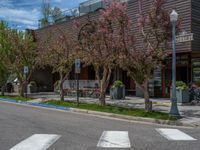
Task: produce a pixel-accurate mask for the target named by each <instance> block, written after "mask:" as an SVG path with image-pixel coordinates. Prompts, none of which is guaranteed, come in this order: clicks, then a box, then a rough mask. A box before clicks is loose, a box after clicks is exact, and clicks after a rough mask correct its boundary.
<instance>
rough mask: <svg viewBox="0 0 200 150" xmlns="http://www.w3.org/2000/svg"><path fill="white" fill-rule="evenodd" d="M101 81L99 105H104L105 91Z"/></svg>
mask: <svg viewBox="0 0 200 150" xmlns="http://www.w3.org/2000/svg"><path fill="white" fill-rule="evenodd" d="M102 84H103V83H101V89H100V96H99V103H100V105H101V106H105V105H106V100H105V99H106V91H105V89H104V87H103V85H102Z"/></svg>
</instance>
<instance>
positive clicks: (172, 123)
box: [70, 108, 200, 128]
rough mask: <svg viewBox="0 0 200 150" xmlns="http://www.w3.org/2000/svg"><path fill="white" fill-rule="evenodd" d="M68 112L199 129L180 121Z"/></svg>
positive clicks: (103, 113)
mask: <svg viewBox="0 0 200 150" xmlns="http://www.w3.org/2000/svg"><path fill="white" fill-rule="evenodd" d="M70 111H72V112H78V113H86V114H92V115H98V116H106V117H113V118H117V119H125V120H129V121H138V122H146V123H155V124H160V125H171V126H184V127H192V128H194V127H200V126H199V125H196V124H188V123H183V122H181V121H171V120H161V119H152V118H142V117H134V116H126V115H119V114H113V113H106V112H98V111H91V110H83V109H77V108H71V109H70Z"/></svg>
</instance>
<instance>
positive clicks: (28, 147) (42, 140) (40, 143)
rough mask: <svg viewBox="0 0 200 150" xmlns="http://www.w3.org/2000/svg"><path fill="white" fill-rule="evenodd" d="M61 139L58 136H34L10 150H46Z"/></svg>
mask: <svg viewBox="0 0 200 150" xmlns="http://www.w3.org/2000/svg"><path fill="white" fill-rule="evenodd" d="M60 137H61V136H60V135H56V134H34V135H32V136H31V137H29V138H27V139H25V140H24V141H22V142H20V143H19V144H17V145H15V146H14V147H13V148H11V149H10V150H46V149H48V148H49V147H50V146H51V145H52V144H53V143H55V142H56V141H57V140H58V139H59V138H60Z"/></svg>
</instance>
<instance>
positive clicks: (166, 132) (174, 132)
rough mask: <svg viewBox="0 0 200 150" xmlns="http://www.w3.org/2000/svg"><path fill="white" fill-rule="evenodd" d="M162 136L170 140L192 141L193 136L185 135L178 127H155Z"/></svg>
mask: <svg viewBox="0 0 200 150" xmlns="http://www.w3.org/2000/svg"><path fill="white" fill-rule="evenodd" d="M156 130H157V131H158V132H159V133H160V134H161V135H162V136H163V137H165V138H166V139H168V140H170V141H194V140H196V139H195V138H193V137H191V136H189V135H187V134H186V133H184V132H182V131H180V130H178V129H167V128H157V129H156Z"/></svg>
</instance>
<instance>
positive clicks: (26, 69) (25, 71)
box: [24, 66, 29, 74]
mask: <svg viewBox="0 0 200 150" xmlns="http://www.w3.org/2000/svg"><path fill="white" fill-rule="evenodd" d="M28 72H29V69H28V66H24V74H27V73H28Z"/></svg>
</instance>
